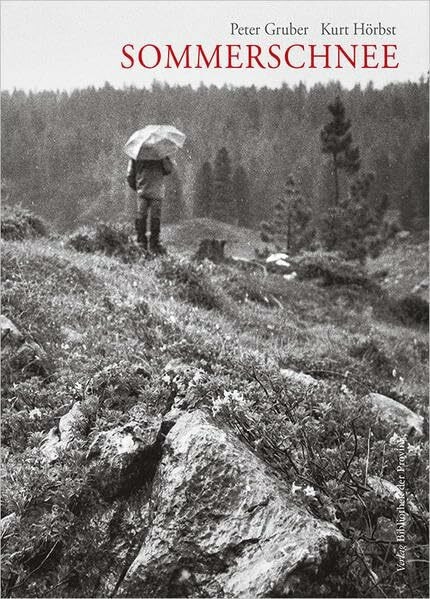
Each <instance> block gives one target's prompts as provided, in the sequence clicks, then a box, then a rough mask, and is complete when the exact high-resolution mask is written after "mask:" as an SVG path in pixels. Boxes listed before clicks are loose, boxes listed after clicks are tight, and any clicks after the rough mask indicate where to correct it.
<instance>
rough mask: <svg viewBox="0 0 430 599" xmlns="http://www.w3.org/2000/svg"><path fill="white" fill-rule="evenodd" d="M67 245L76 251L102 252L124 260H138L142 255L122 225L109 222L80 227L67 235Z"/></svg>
mask: <svg viewBox="0 0 430 599" xmlns="http://www.w3.org/2000/svg"><path fill="white" fill-rule="evenodd" d="M67 245H69V246H71V247H73V248H74V249H75V250H77V251H78V252H84V253H94V252H102V253H104V254H106V255H107V256H117V257H119V258H120V259H122V260H123V261H124V262H132V261H135V260H138V259H139V257H140V256H141V255H142V251H141V249H140V248H139V246H137V245H136V244H135V243H134V242H133V240H132V238H131V237H130V235H129V233H128V231H127V229H126V228H125V227H124V226H123V225H112V224H109V223H98V224H97V225H95V226H94V227H90V226H82V227H80V228H79V229H77V230H76V231H74V232H73V233H71V235H69V238H68V240H67Z"/></svg>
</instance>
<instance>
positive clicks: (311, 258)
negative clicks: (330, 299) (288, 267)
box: [294, 251, 376, 288]
mask: <svg viewBox="0 0 430 599" xmlns="http://www.w3.org/2000/svg"><path fill="white" fill-rule="evenodd" d="M294 262H295V267H296V271H297V274H298V276H299V278H300V279H322V281H323V283H324V285H358V286H360V287H367V288H371V287H372V288H373V287H375V286H376V283H374V282H373V281H372V280H371V279H370V277H369V276H368V275H367V274H366V272H365V271H364V270H363V268H361V267H360V266H358V265H356V264H352V263H350V262H347V261H346V260H343V259H342V258H341V257H340V256H339V254H337V253H335V252H321V251H319V252H306V253H304V254H302V255H301V256H298V257H296V258H295V260H294Z"/></svg>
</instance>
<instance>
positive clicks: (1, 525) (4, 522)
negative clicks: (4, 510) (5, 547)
mask: <svg viewBox="0 0 430 599" xmlns="http://www.w3.org/2000/svg"><path fill="white" fill-rule="evenodd" d="M18 522H19V517H18V516H17V515H16V512H12V513H11V514H8V515H7V516H4V517H3V518H2V519H1V520H0V531H1V539H2V543H4V541H5V540H6V538H7V537H8V536H10V535H12V534H13V529H14V528H15V526H16V525H17V524H18Z"/></svg>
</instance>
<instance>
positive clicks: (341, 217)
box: [326, 173, 389, 264]
mask: <svg viewBox="0 0 430 599" xmlns="http://www.w3.org/2000/svg"><path fill="white" fill-rule="evenodd" d="M374 180H375V175H374V174H373V173H364V174H362V175H361V176H359V177H358V178H357V179H356V180H355V181H354V182H353V183H352V184H351V186H350V190H349V194H348V197H347V198H346V199H345V200H343V201H342V202H340V204H339V205H338V206H335V207H333V208H332V212H331V217H332V224H333V223H334V227H333V230H332V234H333V237H332V238H331V239H330V243H329V244H326V248H327V249H328V250H338V251H340V252H341V253H342V254H343V256H344V257H345V258H346V259H347V260H359V261H360V262H361V263H362V264H364V263H365V261H366V258H367V256H368V255H370V256H372V257H376V256H378V255H379V253H380V252H381V250H382V248H383V245H384V243H385V241H386V230H385V226H384V224H385V223H384V216H385V213H386V211H387V209H388V205H389V200H388V196H387V195H386V194H383V195H382V196H380V197H379V198H375V196H374V195H373V194H372V185H373V183H374Z"/></svg>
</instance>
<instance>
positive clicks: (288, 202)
mask: <svg viewBox="0 0 430 599" xmlns="http://www.w3.org/2000/svg"><path fill="white" fill-rule="evenodd" d="M310 217H311V212H310V209H309V206H308V204H307V202H306V201H305V200H304V198H303V197H302V195H301V194H300V193H299V191H298V190H297V187H296V183H295V180H294V177H293V175H291V174H290V175H288V177H287V180H286V184H285V191H284V194H283V195H282V196H281V197H280V198H279V200H278V201H277V202H276V204H275V206H274V212H273V218H272V220H271V221H270V222H267V221H263V222H262V223H261V229H260V236H261V239H262V241H264V242H265V243H271V244H273V245H274V246H275V248H276V250H278V251H286V252H292V253H295V252H297V251H298V250H300V249H301V248H303V247H305V246H306V244H307V243H308V242H309V237H310V235H309V233H310V231H309V222H310Z"/></svg>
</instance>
